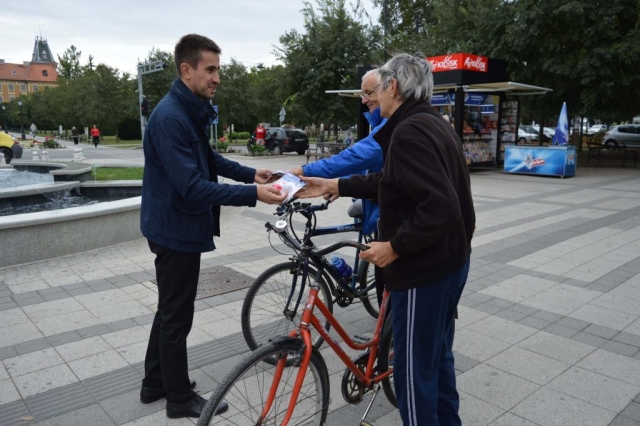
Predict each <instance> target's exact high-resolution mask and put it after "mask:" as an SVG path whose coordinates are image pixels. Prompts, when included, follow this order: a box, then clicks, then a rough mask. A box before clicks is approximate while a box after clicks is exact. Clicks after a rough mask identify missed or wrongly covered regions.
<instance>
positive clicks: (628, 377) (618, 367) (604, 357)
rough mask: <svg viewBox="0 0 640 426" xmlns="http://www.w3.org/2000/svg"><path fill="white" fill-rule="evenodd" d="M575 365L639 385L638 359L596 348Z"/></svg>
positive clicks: (639, 362) (639, 368) (639, 365)
mask: <svg viewBox="0 0 640 426" xmlns="http://www.w3.org/2000/svg"><path fill="white" fill-rule="evenodd" d="M576 366H578V367H581V368H585V369H587V370H590V371H593V372H595V373H599V374H602V375H605V376H608V377H612V378H614V379H617V380H620V381H623V382H627V383H630V384H632V385H634V386H638V387H640V361H638V360H636V359H633V358H629V357H626V356H624V355H618V354H615V353H613V352H609V351H605V350H602V349H597V350H595V351H594V352H592V353H591V354H589V355H588V356H587V357H585V358H584V359H583V360H582V361H580V362H579V363H578V364H576Z"/></svg>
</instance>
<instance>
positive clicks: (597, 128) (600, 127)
mask: <svg viewBox="0 0 640 426" xmlns="http://www.w3.org/2000/svg"><path fill="white" fill-rule="evenodd" d="M606 131H607V126H605V125H604V124H594V125H593V126H591V127H589V130H587V135H595V134H598V133H604V132H606Z"/></svg>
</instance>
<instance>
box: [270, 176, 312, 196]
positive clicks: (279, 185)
mask: <svg viewBox="0 0 640 426" xmlns="http://www.w3.org/2000/svg"><path fill="white" fill-rule="evenodd" d="M278 172H279V171H278ZM278 172H276V173H278ZM305 185H306V183H305V182H303V181H301V180H300V178H299V177H298V176H296V175H293V174H291V173H288V172H284V175H283V176H282V177H281V178H280V179H278V180H277V181H275V182H273V183H272V184H271V186H272V187H274V188H276V189H277V190H278V191H280V192H281V193H283V194H287V198H285V200H284V202H285V203H287V202H289V201H291V199H292V198H293V196H294V195H295V193H296V192H298V191H299V190H300V188H302V187H303V186H305Z"/></svg>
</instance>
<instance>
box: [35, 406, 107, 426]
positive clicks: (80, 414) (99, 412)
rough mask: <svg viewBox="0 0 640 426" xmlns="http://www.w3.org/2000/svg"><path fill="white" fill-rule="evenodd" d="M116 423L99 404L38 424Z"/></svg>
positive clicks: (84, 425)
mask: <svg viewBox="0 0 640 426" xmlns="http://www.w3.org/2000/svg"><path fill="white" fill-rule="evenodd" d="M115 424H116V423H114V422H113V420H111V419H110V418H109V416H108V415H107V413H105V411H104V410H103V409H102V408H101V407H100V406H99V405H98V404H93V405H90V406H88V407H84V408H81V409H79V410H74V411H71V412H69V413H65V414H63V415H61V416H56V417H52V418H50V419H47V420H43V421H39V422H38V426H87V425H91V426H114V425H115Z"/></svg>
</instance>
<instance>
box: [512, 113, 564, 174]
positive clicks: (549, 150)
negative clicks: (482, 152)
mask: <svg viewBox="0 0 640 426" xmlns="http://www.w3.org/2000/svg"><path fill="white" fill-rule="evenodd" d="M504 172H505V173H518V174H529V175H543V176H558V177H569V176H575V175H576V147H574V146H570V145H569V121H568V119H567V105H566V103H565V104H563V105H562V110H561V112H560V117H559V119H558V126H557V127H556V133H555V135H554V136H553V140H552V141H551V146H548V147H542V146H539V147H524V146H515V145H514V146H507V147H506V148H505V157H504Z"/></svg>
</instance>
